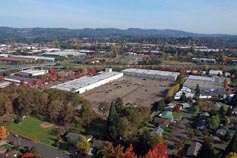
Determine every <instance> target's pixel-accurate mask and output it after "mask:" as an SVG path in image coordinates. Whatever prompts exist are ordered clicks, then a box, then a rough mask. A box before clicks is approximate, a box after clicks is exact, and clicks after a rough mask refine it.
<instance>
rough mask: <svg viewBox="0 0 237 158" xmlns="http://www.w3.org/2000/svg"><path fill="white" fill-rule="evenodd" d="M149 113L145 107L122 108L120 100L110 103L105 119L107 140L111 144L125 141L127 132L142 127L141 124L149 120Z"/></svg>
mask: <svg viewBox="0 0 237 158" xmlns="http://www.w3.org/2000/svg"><path fill="white" fill-rule="evenodd" d="M149 112H150V110H149V109H148V108H145V107H140V108H134V107H124V105H123V100H122V99H121V98H118V99H117V100H115V101H112V103H111V106H110V110H109V116H108V118H107V135H108V139H109V140H111V141H113V142H120V141H121V140H124V139H126V137H127V136H128V135H129V131H134V130H137V129H139V128H140V127H142V126H143V123H144V122H146V120H147V119H148V118H149Z"/></svg>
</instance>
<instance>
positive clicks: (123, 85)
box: [82, 77, 174, 110]
mask: <svg viewBox="0 0 237 158" xmlns="http://www.w3.org/2000/svg"><path fill="white" fill-rule="evenodd" d="M172 84H174V82H172V81H158V80H148V79H139V78H135V77H123V78H121V79H119V80H117V81H114V82H111V83H109V84H106V85H104V86H101V87H98V88H96V89H94V90H91V91H88V92H86V93H84V94H82V96H84V97H85V98H86V99H88V100H90V102H91V103H92V105H93V107H94V109H95V110H97V108H98V105H99V104H100V103H102V102H108V103H110V102H111V101H112V100H114V99H116V98H118V97H120V98H122V99H123V101H124V104H125V105H127V106H151V104H152V103H154V102H155V101H158V100H160V98H162V97H164V96H165V95H166V93H167V91H168V90H169V88H170V87H171V85H172Z"/></svg>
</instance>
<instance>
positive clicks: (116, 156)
mask: <svg viewBox="0 0 237 158" xmlns="http://www.w3.org/2000/svg"><path fill="white" fill-rule="evenodd" d="M124 148H125V147H124V146H122V145H117V146H116V147H114V146H112V145H111V144H108V145H107V146H106V147H105V149H104V158H120V157H123V158H137V157H144V158H168V154H167V151H166V146H165V145H164V144H156V145H154V146H153V147H152V148H151V149H149V150H148V152H147V153H145V154H144V156H138V155H137V154H136V153H135V152H134V151H133V145H132V144H130V145H129V147H128V148H127V149H126V150H124Z"/></svg>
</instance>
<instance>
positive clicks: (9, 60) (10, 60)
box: [0, 57, 33, 64]
mask: <svg viewBox="0 0 237 158" xmlns="http://www.w3.org/2000/svg"><path fill="white" fill-rule="evenodd" d="M0 62H3V63H7V64H24V63H32V62H33V60H32V59H29V58H18V57H0Z"/></svg>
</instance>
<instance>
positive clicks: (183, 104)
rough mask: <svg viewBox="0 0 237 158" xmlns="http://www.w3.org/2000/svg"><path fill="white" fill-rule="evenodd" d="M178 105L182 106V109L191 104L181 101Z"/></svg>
mask: <svg viewBox="0 0 237 158" xmlns="http://www.w3.org/2000/svg"><path fill="white" fill-rule="evenodd" d="M180 105H181V106H182V108H183V109H186V108H190V107H191V104H190V103H181V104H180Z"/></svg>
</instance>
